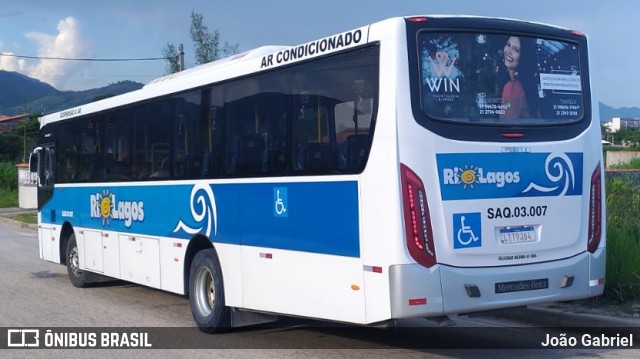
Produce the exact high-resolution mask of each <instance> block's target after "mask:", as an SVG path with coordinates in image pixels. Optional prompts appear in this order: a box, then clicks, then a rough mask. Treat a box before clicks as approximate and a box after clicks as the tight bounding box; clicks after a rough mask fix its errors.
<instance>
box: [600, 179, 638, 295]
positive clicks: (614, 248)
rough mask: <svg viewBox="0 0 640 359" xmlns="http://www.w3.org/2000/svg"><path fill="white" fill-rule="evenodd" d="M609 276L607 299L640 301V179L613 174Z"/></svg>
mask: <svg viewBox="0 0 640 359" xmlns="http://www.w3.org/2000/svg"><path fill="white" fill-rule="evenodd" d="M606 187H607V188H606V195H607V198H606V204H607V273H606V276H607V277H606V285H605V293H604V294H605V297H606V298H607V299H612V300H616V301H619V302H625V301H629V300H635V299H640V221H638V218H640V175H638V174H635V173H621V174H615V173H609V175H608V176H607V182H606Z"/></svg>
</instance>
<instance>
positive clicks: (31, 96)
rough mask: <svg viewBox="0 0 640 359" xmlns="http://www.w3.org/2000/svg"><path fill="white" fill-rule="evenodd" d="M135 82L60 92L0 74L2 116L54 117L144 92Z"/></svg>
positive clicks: (14, 75)
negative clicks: (100, 101)
mask: <svg viewBox="0 0 640 359" xmlns="http://www.w3.org/2000/svg"><path fill="white" fill-rule="evenodd" d="M142 86H143V85H142V84H141V83H138V82H133V81H120V82H117V83H113V84H110V85H108V86H105V87H101V88H97V89H91V90H85V91H60V90H57V89H55V88H54V87H53V86H51V85H49V84H46V83H44V82H41V81H38V80H36V79H33V78H30V77H28V76H25V75H23V74H20V73H17V72H10V71H3V70H0V114H2V115H8V116H12V115H17V114H21V113H24V112H31V113H33V112H40V113H45V114H47V113H52V112H57V111H60V110H64V109H66V108H70V107H75V106H78V105H81V104H84V103H88V102H91V101H94V100H95V99H96V98H103V97H109V96H114V95H120V94H123V93H126V92H130V91H134V90H138V89H140V88H142Z"/></svg>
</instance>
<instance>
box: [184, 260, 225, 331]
mask: <svg viewBox="0 0 640 359" xmlns="http://www.w3.org/2000/svg"><path fill="white" fill-rule="evenodd" d="M189 304H190V306H191V313H192V314H193V320H194V321H195V322H196V325H198V328H199V329H200V330H201V331H202V332H205V333H219V332H222V331H225V330H228V329H229V326H230V324H231V311H230V309H229V308H228V307H227V306H226V305H225V302H224V287H223V282H222V271H221V269H220V264H219V263H218V258H217V256H216V253H215V251H214V250H213V249H212V248H210V249H203V250H200V251H199V252H198V253H196V255H195V257H194V258H193V262H191V268H190V270H189Z"/></svg>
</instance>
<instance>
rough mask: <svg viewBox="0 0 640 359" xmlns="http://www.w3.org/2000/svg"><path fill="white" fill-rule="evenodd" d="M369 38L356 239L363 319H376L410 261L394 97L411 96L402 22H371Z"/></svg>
mask: <svg viewBox="0 0 640 359" xmlns="http://www.w3.org/2000/svg"><path fill="white" fill-rule="evenodd" d="M369 41H370V42H375V41H379V42H380V76H379V79H380V85H379V89H380V91H379V95H378V97H379V106H378V112H377V116H376V124H375V131H374V134H373V141H372V145H371V151H370V153H369V158H368V161H367V165H366V167H365V169H364V171H363V172H362V174H361V176H360V211H361V217H360V218H361V223H362V226H361V227H360V233H361V241H360V243H361V248H362V249H361V252H362V261H363V264H364V265H365V271H364V283H365V292H366V313H367V323H375V322H380V321H384V320H387V319H390V318H391V317H392V295H393V294H392V292H393V283H392V282H393V280H392V268H393V266H394V265H396V264H398V263H408V258H407V253H406V245H405V240H404V229H403V228H404V227H403V224H402V215H401V213H402V203H401V197H402V195H401V192H400V183H399V175H398V169H399V164H398V142H397V141H398V138H397V127H396V116H397V114H396V104H397V101H396V98H397V97H402V96H403V95H404V96H406V97H407V98H408V97H409V95H408V92H407V90H408V86H406V76H407V75H406V72H407V69H406V62H407V59H406V52H405V51H404V50H399V49H402V48H404V47H405V46H406V34H405V25H404V21H399V20H398V19H395V20H388V21H383V22H381V23H378V24H375V25H372V26H371V27H370V30H369ZM398 92H400V93H398ZM402 92H405V93H404V94H402ZM373 268H381V271H378V270H375V271H374V270H373ZM437 284H438V286H439V280H438V281H437Z"/></svg>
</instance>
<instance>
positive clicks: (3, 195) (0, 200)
mask: <svg viewBox="0 0 640 359" xmlns="http://www.w3.org/2000/svg"><path fill="white" fill-rule="evenodd" d="M7 207H18V192H17V191H15V190H10V189H6V188H0V208H7Z"/></svg>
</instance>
